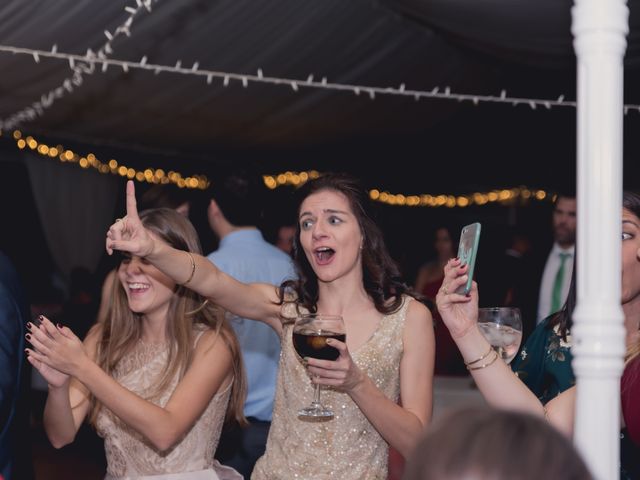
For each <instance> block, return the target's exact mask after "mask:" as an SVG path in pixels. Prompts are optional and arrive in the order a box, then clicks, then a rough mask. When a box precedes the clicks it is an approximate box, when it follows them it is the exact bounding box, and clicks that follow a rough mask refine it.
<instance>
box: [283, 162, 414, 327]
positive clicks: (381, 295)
mask: <svg viewBox="0 0 640 480" xmlns="http://www.w3.org/2000/svg"><path fill="white" fill-rule="evenodd" d="M323 190H332V191H335V192H338V193H341V194H342V195H344V196H345V197H346V199H347V201H348V202H349V205H350V207H351V210H352V211H353V214H354V216H355V217H356V219H357V220H358V225H359V226H360V231H361V232H362V235H363V246H362V274H363V275H362V277H363V282H364V288H365V290H366V292H367V294H368V295H369V297H370V298H371V300H372V301H373V303H374V304H375V307H376V310H378V311H379V312H380V313H383V314H385V315H388V314H390V313H393V312H395V311H397V310H398V308H400V305H401V304H402V295H403V294H408V295H411V296H413V297H415V298H418V297H419V295H417V294H416V293H415V292H413V290H412V289H411V288H410V287H409V286H408V285H407V284H406V283H405V282H404V281H403V280H402V277H401V274H400V269H399V267H398V265H397V264H396V262H395V261H394V260H393V259H392V258H391V255H390V254H389V252H388V251H387V247H386V245H385V243H384V237H383V234H382V231H381V230H380V228H379V227H378V226H377V225H376V223H375V222H374V221H373V219H372V218H371V215H370V214H369V212H368V206H369V205H368V204H369V200H368V198H367V197H366V194H365V192H364V189H363V188H362V187H361V185H360V183H359V182H358V181H357V180H356V179H355V178H353V177H352V176H350V175H347V174H343V173H330V174H325V175H322V176H321V177H318V178H317V179H314V180H310V181H309V182H307V183H306V184H304V185H303V186H302V187H301V188H300V189H299V190H298V191H297V192H296V200H297V202H296V204H297V205H298V214H299V213H300V206H301V205H302V202H303V201H304V199H305V198H307V197H308V196H310V195H312V194H314V193H317V192H320V191H323ZM293 260H294V263H295V267H296V272H297V275H298V278H297V280H288V281H286V282H284V283H283V284H282V285H281V287H280V302H281V303H282V302H284V297H285V294H286V292H293V293H294V294H295V297H296V300H295V301H296V303H297V305H299V306H302V307H304V308H306V309H308V310H309V311H310V312H315V311H316V308H317V303H318V277H317V276H316V274H315V272H314V271H313V268H312V267H311V265H310V264H309V261H308V260H307V257H306V255H305V253H304V250H303V249H302V245H301V244H300V223H299V222H296V236H295V239H294V244H293ZM390 299H393V301H391V302H390V301H389V300H390Z"/></svg>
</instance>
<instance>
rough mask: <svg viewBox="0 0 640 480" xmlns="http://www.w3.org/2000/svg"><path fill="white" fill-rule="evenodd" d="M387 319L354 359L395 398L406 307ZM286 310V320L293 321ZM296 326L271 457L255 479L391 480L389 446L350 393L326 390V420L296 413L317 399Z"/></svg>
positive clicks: (286, 341) (288, 342)
mask: <svg viewBox="0 0 640 480" xmlns="http://www.w3.org/2000/svg"><path fill="white" fill-rule="evenodd" d="M410 299H411V297H406V296H405V297H404V298H403V303H402V305H401V307H400V309H399V310H398V311H396V312H395V313H393V314H390V315H386V316H384V317H383V318H382V320H381V321H380V325H379V326H378V328H377V330H376V331H375V332H374V333H373V335H372V336H371V337H370V338H369V340H368V341H367V342H366V343H365V344H364V345H362V346H361V347H360V348H359V349H358V350H356V351H355V352H351V356H352V358H353V361H354V362H355V363H356V365H357V366H358V367H359V368H360V369H361V370H362V371H363V372H364V373H365V374H367V375H368V376H369V378H371V380H373V382H374V384H375V385H376V386H377V387H378V388H379V389H380V390H381V391H382V392H383V393H384V395H385V396H386V397H387V398H389V399H390V400H392V401H394V402H397V401H398V397H399V394H400V360H401V358H402V351H403V342H402V334H403V330H404V322H405V316H406V312H407V306H408V304H409V301H410ZM289 306H290V304H289V305H286V306H285V309H283V316H285V317H289V318H290V317H292V316H293V315H292V314H291V312H290V311H289V312H287V311H286V310H288V308H287V307H289ZM292 333H293V324H292V323H287V324H285V325H284V326H283V334H282V353H281V355H280V366H279V371H278V383H277V388H276V399H275V404H274V409H273V421H272V423H271V429H270V431H269V438H268V440H267V448H266V453H265V454H264V456H263V457H262V458H260V460H258V463H257V464H256V466H255V469H254V470H253V474H252V475H251V479H252V480H293V479H309V480H325V479H326V480H329V479H331V480H374V479H375V480H386V478H387V457H388V450H389V447H388V445H387V443H386V442H385V441H384V440H383V438H382V437H381V436H380V434H379V433H378V432H377V431H376V429H375V428H374V427H373V425H371V423H369V421H368V420H367V418H366V417H365V416H364V414H363V413H362V412H361V411H360V409H359V408H358V406H357V405H356V404H355V402H353V400H351V397H349V395H348V394H346V393H342V392H338V391H336V390H332V389H328V388H326V389H325V388H323V390H322V396H321V401H322V404H323V405H325V406H327V407H329V408H331V409H332V410H333V411H334V412H335V417H334V418H333V419H332V420H330V421H327V422H321V423H314V422H308V421H303V420H300V419H299V418H298V416H297V411H298V410H299V409H301V408H303V407H306V406H307V405H309V404H310V403H311V400H312V399H313V384H312V383H311V381H310V380H309V377H308V376H307V373H306V370H305V369H304V367H303V366H302V364H301V363H300V359H299V357H298V355H297V354H296V352H295V350H294V348H293V342H292Z"/></svg>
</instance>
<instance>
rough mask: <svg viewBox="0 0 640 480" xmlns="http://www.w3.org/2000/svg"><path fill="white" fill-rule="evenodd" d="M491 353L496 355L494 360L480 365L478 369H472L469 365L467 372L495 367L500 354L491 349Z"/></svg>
mask: <svg viewBox="0 0 640 480" xmlns="http://www.w3.org/2000/svg"><path fill="white" fill-rule="evenodd" d="M491 351H492V352H494V353H495V356H494V357H493V359H491V360H490V361H488V362H487V363H483V364H482V365H478V366H477V367H470V366H469V365H467V370H480V369H482V368H485V367H488V366H489V365H493V362H495V361H496V360H497V359H498V357H499V356H500V355H498V352H496V351H495V350H493V349H491Z"/></svg>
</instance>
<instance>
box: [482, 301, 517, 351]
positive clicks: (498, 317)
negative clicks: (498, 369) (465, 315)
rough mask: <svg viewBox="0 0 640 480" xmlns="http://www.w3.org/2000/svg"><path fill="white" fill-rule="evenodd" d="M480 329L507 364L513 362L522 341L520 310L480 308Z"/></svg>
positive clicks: (511, 308)
mask: <svg viewBox="0 0 640 480" xmlns="http://www.w3.org/2000/svg"><path fill="white" fill-rule="evenodd" d="M478 329H479V330H480V332H482V334H483V335H484V337H485V338H486V339H487V341H488V342H489V343H490V344H491V346H492V347H493V348H494V350H495V351H496V352H497V353H498V355H499V356H500V358H502V360H504V362H505V363H509V362H511V360H513V358H514V357H515V356H516V354H517V353H518V349H519V348H520V342H521V341H522V317H521V315H520V310H519V309H518V308H514V307H489V308H480V309H479V310H478Z"/></svg>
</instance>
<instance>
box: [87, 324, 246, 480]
mask: <svg viewBox="0 0 640 480" xmlns="http://www.w3.org/2000/svg"><path fill="white" fill-rule="evenodd" d="M196 328H198V327H196ZM204 331H205V330H204V329H203V328H198V330H197V332H194V333H195V334H196V340H195V342H196V343H197V341H198V340H199V338H200V336H201V335H202V333H204ZM168 354H169V348H168V345H167V344H148V343H144V342H139V343H138V344H137V345H136V347H135V348H134V349H133V350H132V351H131V352H129V353H128V354H127V355H125V356H124V357H123V358H122V360H121V361H120V362H119V363H118V365H117V366H116V368H115V371H114V373H113V377H114V378H115V380H116V381H117V382H118V383H119V384H120V385H122V386H123V387H125V388H126V389H127V390H130V391H132V392H133V393H135V394H137V395H138V396H140V397H142V398H149V397H150V395H151V393H152V392H153V385H154V383H155V382H156V381H157V380H158V378H159V376H160V375H161V374H162V373H163V371H164V369H165V367H166V361H167V358H168ZM178 381H179V378H178V374H176V376H175V377H174V379H173V380H172V382H171V383H170V385H169V387H168V388H167V389H166V391H164V392H162V394H161V395H159V396H158V397H157V398H150V401H152V402H153V403H154V404H156V405H159V406H162V407H164V406H165V405H166V404H167V402H168V401H169V398H170V397H171V395H172V394H173V392H174V390H175V388H176V386H177V385H178ZM231 385H232V384H231V383H229V385H228V386H226V387H224V389H223V390H221V391H219V392H217V393H216V394H215V395H214V396H213V398H212V399H211V401H210V402H209V405H208V406H207V408H206V409H205V410H204V412H203V413H202V415H201V416H200V418H198V419H197V420H196V422H195V424H194V425H193V427H191V430H189V431H188V432H187V433H186V434H185V436H184V437H183V438H182V440H181V441H180V442H179V443H177V444H175V445H174V446H173V447H172V448H170V449H168V450H166V451H158V450H157V449H156V448H155V447H154V446H153V445H152V444H151V443H150V442H149V441H148V440H147V439H145V437H144V436H142V435H141V434H140V433H138V432H137V431H135V430H134V429H132V428H130V427H129V426H127V425H126V424H124V423H123V422H122V421H121V420H120V419H119V418H118V417H117V416H115V415H114V414H113V413H112V412H111V411H109V410H108V409H107V408H106V407H103V408H102V409H101V410H100V412H99V414H98V417H97V419H96V429H97V431H98V434H99V435H100V436H101V437H103V438H104V447H105V453H106V458H107V476H106V477H105V480H133V479H149V480H242V476H241V475H240V474H239V473H238V472H236V471H235V470H234V469H232V468H229V467H224V466H222V465H220V464H219V463H218V462H217V461H216V460H214V458H213V454H214V453H215V450H216V447H217V445H218V439H219V438H220V432H221V430H222V425H223V423H224V418H225V414H226V411H227V405H228V403H229V396H230V394H231Z"/></svg>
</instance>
